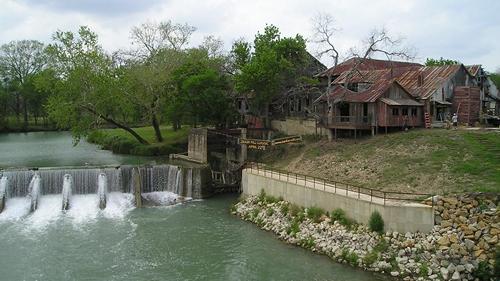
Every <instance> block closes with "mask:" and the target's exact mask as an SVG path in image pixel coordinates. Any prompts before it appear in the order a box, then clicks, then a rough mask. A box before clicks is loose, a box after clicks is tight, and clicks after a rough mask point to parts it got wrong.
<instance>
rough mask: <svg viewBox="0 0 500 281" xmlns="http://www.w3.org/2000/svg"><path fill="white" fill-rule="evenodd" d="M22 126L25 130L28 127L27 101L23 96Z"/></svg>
mask: <svg viewBox="0 0 500 281" xmlns="http://www.w3.org/2000/svg"><path fill="white" fill-rule="evenodd" d="M23 121H24V123H23V128H24V129H25V130H26V129H27V128H28V103H27V102H26V99H24V98H23Z"/></svg>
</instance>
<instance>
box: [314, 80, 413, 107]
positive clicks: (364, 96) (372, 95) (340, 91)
mask: <svg viewBox="0 0 500 281" xmlns="http://www.w3.org/2000/svg"><path fill="white" fill-rule="evenodd" d="M392 85H396V86H397V87H401V89H403V90H404V91H406V90H405V89H404V88H403V87H402V86H401V85H400V84H399V83H398V82H397V81H395V80H394V79H381V80H379V81H377V82H376V83H374V84H373V85H372V86H371V87H370V88H368V89H367V90H365V91H362V92H353V91H351V90H349V89H346V88H344V87H343V86H342V85H336V86H335V87H334V88H333V89H332V91H331V93H330V98H333V100H334V101H335V102H337V101H345V102H375V101H377V99H378V98H380V96H382V95H383V94H384V93H385V92H386V91H387V90H389V88H390V87H391V86H392ZM325 99H326V97H325V98H323V100H325Z"/></svg>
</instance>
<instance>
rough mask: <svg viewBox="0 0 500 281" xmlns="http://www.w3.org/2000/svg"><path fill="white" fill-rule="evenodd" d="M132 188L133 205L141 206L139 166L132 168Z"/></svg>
mask: <svg viewBox="0 0 500 281" xmlns="http://www.w3.org/2000/svg"><path fill="white" fill-rule="evenodd" d="M132 188H133V190H132V191H133V192H134V199H135V206H136V207H137V208H142V196H141V192H142V178H141V173H140V172H139V168H137V167H136V168H133V169H132Z"/></svg>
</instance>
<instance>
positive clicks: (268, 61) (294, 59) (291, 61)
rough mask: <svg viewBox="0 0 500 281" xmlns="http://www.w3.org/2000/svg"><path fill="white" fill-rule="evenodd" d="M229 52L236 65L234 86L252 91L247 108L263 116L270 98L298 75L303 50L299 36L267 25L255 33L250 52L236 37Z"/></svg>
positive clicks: (304, 45) (287, 85)
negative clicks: (231, 53)
mask: <svg viewBox="0 0 500 281" xmlns="http://www.w3.org/2000/svg"><path fill="white" fill-rule="evenodd" d="M233 56H234V57H235V62H236V65H237V66H238V68H239V71H238V72H237V73H236V75H235V77H234V79H235V86H236V90H237V91H238V92H240V93H243V94H244V93H246V94H249V93H253V97H252V100H251V102H250V105H251V108H252V109H253V110H254V111H256V112H257V113H258V114H259V115H260V116H263V117H265V118H266V120H267V117H268V115H269V105H270V103H271V102H272V100H273V98H274V97H275V96H276V95H278V94H280V93H282V92H283V91H285V90H286V89H287V88H288V87H290V86H291V85H293V84H294V83H295V81H296V79H297V78H298V77H299V76H300V73H299V72H300V69H301V67H303V65H304V64H305V62H306V58H307V52H306V44H305V40H304V38H302V36H300V35H296V36H295V37H282V36H281V33H280V31H279V29H278V28H277V27H275V26H273V25H268V26H266V27H265V29H264V32H263V33H258V34H257V35H256V36H255V40H254V43H253V51H252V52H251V51H250V45H249V44H247V43H244V42H242V41H239V42H236V43H235V45H234V46H233Z"/></svg>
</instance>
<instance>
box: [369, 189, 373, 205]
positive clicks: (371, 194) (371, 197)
mask: <svg viewBox="0 0 500 281" xmlns="http://www.w3.org/2000/svg"><path fill="white" fill-rule="evenodd" d="M371 202H373V189H371V188H370V203H371Z"/></svg>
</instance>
